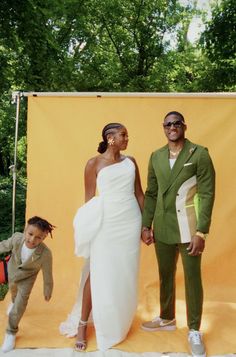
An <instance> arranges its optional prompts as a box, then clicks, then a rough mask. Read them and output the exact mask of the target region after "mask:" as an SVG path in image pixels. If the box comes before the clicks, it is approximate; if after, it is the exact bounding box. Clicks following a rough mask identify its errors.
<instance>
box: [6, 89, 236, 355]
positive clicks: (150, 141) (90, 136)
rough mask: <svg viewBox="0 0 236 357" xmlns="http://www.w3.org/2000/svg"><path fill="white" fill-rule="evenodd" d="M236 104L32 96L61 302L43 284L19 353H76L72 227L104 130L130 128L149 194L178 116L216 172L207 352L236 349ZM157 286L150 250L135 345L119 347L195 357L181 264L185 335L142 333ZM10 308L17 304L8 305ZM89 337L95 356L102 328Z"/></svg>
mask: <svg viewBox="0 0 236 357" xmlns="http://www.w3.org/2000/svg"><path fill="white" fill-rule="evenodd" d="M235 98H236V96H234V95H231V96H228V97H227V96H226V97H224V96H220V95H215V96H214V95H213V96H209V97H208V96H184V95H183V96H181V95H179V96H170V95H169V96H168V95H166V96H165V95H159V96H158V94H157V95H154V94H152V95H150V96H148V95H141V94H140V95H138V94H137V95H134V94H133V95H122V94H119V95H112V94H110V95H106V94H104V95H101V96H97V95H96V94H91V93H90V94H87V95H86V94H84V95H80V96H79V95H77V96H76V95H73V94H71V95H69V94H68V95H66V94H64V95H62V94H58V95H57V94H55V95H52V94H51V95H49V94H48V95H47V94H44V95H40V94H38V95H37V96H33V95H29V96H28V159H27V163H28V165H27V170H28V190H27V215H26V216H27V217H26V218H29V217H31V216H33V215H40V216H43V217H45V218H46V219H48V220H49V221H50V222H51V223H52V224H54V225H56V226H57V228H56V229H55V232H54V237H53V240H51V239H50V238H47V241H46V244H48V245H49V247H50V248H51V249H52V251H53V255H54V279H55V290H54V296H53V299H52V300H51V301H50V302H49V303H46V302H44V301H43V296H42V278H41V277H40V278H39V279H38V281H37V284H36V287H35V289H34V291H33V294H32V297H31V299H30V302H29V306H28V309H27V312H26V313H25V315H24V317H23V319H22V322H21V329H20V333H19V337H18V340H17V341H18V342H17V346H19V347H27V346H29V347H41V346H48V347H69V346H73V343H74V341H73V340H68V339H66V338H65V337H62V336H60V335H59V332H58V325H59V323H60V322H61V321H63V320H64V319H65V318H66V315H67V314H68V313H69V312H70V309H71V308H72V305H73V302H74V300H75V297H76V292H77V288H78V282H79V276H80V268H81V264H82V259H78V258H76V257H75V256H74V242H73V229H72V220H73V217H74V214H75V212H76V210H77V208H78V206H80V205H82V204H83V201H84V183H83V171H84V166H85V164H86V162H87V160H88V159H89V158H90V157H92V156H95V155H96V154H97V152H96V150H97V146H98V143H99V141H101V131H102V128H103V127H104V125H106V124H107V123H109V122H121V123H123V124H124V125H125V126H126V127H127V129H128V132H129V137H130V141H129V146H128V149H127V151H126V153H127V154H129V155H132V156H134V157H135V158H136V161H137V163H138V165H139V168H140V173H141V179H142V185H143V189H144V190H145V187H146V175H147V164H148V159H149V156H150V153H151V152H152V151H153V150H155V149H156V148H158V147H160V146H162V145H164V144H165V143H166V138H165V136H164V134H163V130H162V121H163V117H164V115H165V114H166V113H167V112H169V111H172V110H177V111H180V112H181V113H182V114H183V115H184V117H185V120H186V123H187V132H186V136H187V137H188V138H189V139H190V140H191V141H193V142H196V143H198V144H202V145H205V146H207V147H208V148H209V152H210V154H211V157H212V159H213V162H214V165H215V169H216V174H217V176H216V178H217V181H216V182H217V189H216V201H215V206H214V213H213V221H212V226H211V231H210V236H209V238H208V239H207V243H206V250H205V252H204V255H203V281H204V287H205V289H204V291H205V302H204V315H203V321H202V330H203V332H204V335H205V342H206V345H207V352H208V354H223V353H232V352H235V351H236V342H235V337H234V336H235V332H236V314H235V312H236V269H235V256H236V245H235V224H234V220H235V213H236V212H235V197H236V190H235V162H236V150H235V139H236V137H235V132H236V122H235V119H234V115H235V109H236V108H235V103H236V100H235ZM128 268H129V267H127V269H128ZM158 286H159V285H158V271H157V265H156V260H155V255H154V247H153V246H151V247H146V246H144V245H143V246H142V254H141V264H140V285H139V306H138V311H137V316H136V318H135V321H134V324H133V326H132V329H131V332H130V333H129V335H128V338H127V340H126V341H125V342H123V343H122V344H120V345H118V346H117V348H119V349H122V350H126V351H134V352H144V351H159V352H164V351H166V352H167V351H169V352H170V351H171V352H188V345H187V340H186V334H187V328H186V312H185V302H184V286H183V272H182V266H181V264H179V267H178V273H177V324H178V329H177V331H175V332H156V333H147V332H144V331H141V330H140V322H141V320H143V319H149V318H151V317H153V316H154V315H157V314H158V312H159V311H158V309H159V303H158V300H159V295H158V294H159V293H158ZM128 298H129V297H128V296H127V299H128ZM8 301H9V298H8V299H6V302H4V303H3V308H5V307H6V306H5V305H6V304H7V302H8ZM35 318H36V319H35ZM36 321H37V322H36ZM114 323H115V321H114ZM42 327H43V332H42ZM2 330H3V328H2ZM89 334H90V343H89V346H88V347H89V350H94V349H96V341H95V336H94V331H93V329H90V332H89ZM48 336H50V338H48Z"/></svg>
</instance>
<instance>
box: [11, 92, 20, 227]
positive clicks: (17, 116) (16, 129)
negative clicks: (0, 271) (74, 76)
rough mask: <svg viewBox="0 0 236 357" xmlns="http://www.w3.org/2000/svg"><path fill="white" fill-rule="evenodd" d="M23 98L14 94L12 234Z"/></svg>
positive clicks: (14, 217)
mask: <svg viewBox="0 0 236 357" xmlns="http://www.w3.org/2000/svg"><path fill="white" fill-rule="evenodd" d="M22 96H23V93H22V92H14V93H13V94H12V103H13V104H16V123H15V146H14V162H13V165H11V166H10V167H9V169H10V170H11V171H12V177H13V188H12V234H13V233H14V232H15V221H16V181H17V174H16V172H17V144H18V128H19V114H20V98H21V97H22Z"/></svg>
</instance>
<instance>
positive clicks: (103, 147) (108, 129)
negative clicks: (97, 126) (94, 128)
mask: <svg viewBox="0 0 236 357" xmlns="http://www.w3.org/2000/svg"><path fill="white" fill-rule="evenodd" d="M123 127H124V125H122V124H120V123H110V124H107V125H106V126H104V128H103V130H102V138H103V141H101V142H100V143H99V145H98V149H97V151H98V152H99V153H100V154H103V153H104V152H105V151H106V149H107V145H108V142H107V135H108V134H111V133H113V132H114V129H120V128H123Z"/></svg>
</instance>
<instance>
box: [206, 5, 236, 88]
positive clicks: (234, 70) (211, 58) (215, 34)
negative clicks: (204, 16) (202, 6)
mask: <svg viewBox="0 0 236 357" xmlns="http://www.w3.org/2000/svg"><path fill="white" fill-rule="evenodd" d="M201 44H202V48H203V50H204V54H205V55H206V64H207V67H206V74H207V76H206V77H205V78H206V79H207V81H206V80H203V81H202V85H203V88H205V89H206V90H212V89H213V90H214V91H233V90H236V2H235V1H234V0H222V1H221V2H220V3H219V4H217V5H216V6H215V8H214V9H213V13H212V19H211V21H209V22H208V24H207V27H206V31H205V32H204V33H203V35H202V38H201ZM207 60H208V61H207ZM203 78H204V77H203Z"/></svg>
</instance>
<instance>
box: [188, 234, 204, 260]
mask: <svg viewBox="0 0 236 357" xmlns="http://www.w3.org/2000/svg"><path fill="white" fill-rule="evenodd" d="M204 249H205V240H204V239H203V238H201V237H199V236H198V235H194V236H193V237H192V240H191V242H190V243H189V246H188V248H187V250H188V254H189V255H192V256H196V255H200V254H202V252H203V251H204Z"/></svg>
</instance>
